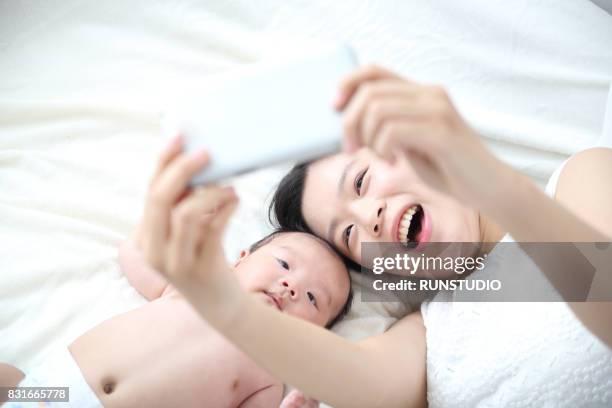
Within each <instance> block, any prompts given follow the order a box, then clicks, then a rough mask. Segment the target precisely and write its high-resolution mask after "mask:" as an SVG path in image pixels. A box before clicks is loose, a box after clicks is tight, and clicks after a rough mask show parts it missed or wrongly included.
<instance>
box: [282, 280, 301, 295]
mask: <svg viewBox="0 0 612 408" xmlns="http://www.w3.org/2000/svg"><path fill="white" fill-rule="evenodd" d="M281 284H282V285H283V288H284V289H285V292H286V293H287V294H288V295H289V297H290V298H291V299H293V300H296V299H297V291H296V290H295V288H294V287H293V285H291V284H289V282H288V281H286V280H284V281H282V282H281Z"/></svg>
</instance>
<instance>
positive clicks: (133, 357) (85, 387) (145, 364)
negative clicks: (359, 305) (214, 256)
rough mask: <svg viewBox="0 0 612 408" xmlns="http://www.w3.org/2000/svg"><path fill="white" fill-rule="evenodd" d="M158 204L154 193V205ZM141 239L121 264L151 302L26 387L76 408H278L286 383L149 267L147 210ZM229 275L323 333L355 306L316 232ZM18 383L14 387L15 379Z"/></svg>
mask: <svg viewBox="0 0 612 408" xmlns="http://www.w3.org/2000/svg"><path fill="white" fill-rule="evenodd" d="M192 195H193V196H194V197H195V199H192V200H191V201H192V202H196V201H197V202H202V203H204V204H205V202H206V197H205V196H202V197H197V193H192ZM192 198H193V197H192ZM153 199H155V195H154V194H149V198H148V199H147V200H153ZM176 213H177V214H180V213H181V211H180V209H177V211H176ZM192 213H193V211H192ZM202 216H204V217H205V216H206V214H203V215H202ZM138 231H139V232H138V233H137V234H136V238H135V240H134V243H132V241H128V242H127V243H125V244H124V245H122V247H121V248H120V254H119V258H120V264H121V267H122V269H123V271H124V273H125V274H126V276H127V278H128V280H129V282H130V283H131V284H132V285H133V286H134V287H135V288H136V289H137V290H138V291H139V292H140V293H141V294H142V295H143V296H145V297H146V298H147V299H148V300H150V302H149V303H147V304H146V305H144V306H142V307H139V308H137V309H135V310H132V311H129V312H127V313H124V314H121V315H119V316H116V317H113V318H111V319H109V320H107V321H105V322H103V323H101V324H99V325H98V326H96V327H94V328H93V329H91V330H89V331H88V332H86V333H85V334H83V335H81V336H80V337H79V338H77V339H76V340H75V341H74V342H73V343H72V344H71V345H70V346H69V347H68V349H65V350H63V351H62V352H61V353H59V354H58V355H54V356H53V357H52V358H51V359H50V360H49V361H47V362H45V363H44V364H42V365H41V366H40V367H39V368H37V369H35V370H34V371H32V372H31V373H29V374H28V375H27V376H26V377H25V378H24V379H23V380H22V381H21V382H20V383H19V386H20V387H26V386H69V387H70V405H69V406H75V407H77V406H78V407H79V408H86V407H98V406H100V405H103V406H104V407H107V408H109V407H140V406H147V407H153V406H154V407H214V408H218V407H278V405H279V403H280V402H281V399H282V396H283V384H282V383H281V382H279V381H278V380H276V379H275V378H273V377H272V376H271V375H269V374H268V373H267V372H266V371H264V370H263V369H261V368H259V367H258V366H257V365H256V364H255V363H254V362H253V361H252V360H251V359H250V358H249V357H247V356H246V355H245V354H244V353H242V352H241V351H240V350H238V349H237V348H236V347H234V346H233V345H232V344H231V343H230V342H229V341H227V340H226V339H225V338H224V337H222V336H221V335H220V334H219V333H218V332H216V331H215V330H214V329H213V328H212V327H211V326H210V325H209V324H208V323H206V322H205V321H204V320H203V319H202V318H201V317H200V316H199V315H198V314H197V313H196V312H195V311H194V309H193V308H192V306H191V305H190V304H189V303H187V302H186V301H185V300H184V299H183V298H182V296H181V295H180V294H179V292H178V291H177V290H176V289H174V287H173V286H171V285H169V284H168V283H167V282H166V281H165V280H164V279H163V278H161V276H160V275H158V274H157V272H156V271H155V270H153V269H152V268H151V267H149V266H148V264H146V263H145V262H144V260H143V259H142V255H141V251H140V249H141V248H142V247H144V248H146V245H147V243H146V239H142V234H149V233H150V231H147V225H146V209H145V220H143V223H141V225H140V227H139V229H138ZM139 234H141V235H140V238H139ZM217 238H218V237H217ZM215 265H217V264H215V263H214V262H211V263H207V264H206V265H205V266H204V267H210V268H215ZM219 269H223V268H219ZM230 269H232V270H233V272H234V273H235V275H236V278H237V281H238V282H239V285H240V287H241V288H242V290H244V291H245V292H249V293H251V294H252V296H255V297H256V298H258V299H260V300H261V301H262V302H265V303H267V304H268V305H270V306H271V307H273V308H276V309H278V310H279V311H280V312H282V313H287V314H289V315H292V316H295V317H297V318H300V319H304V320H307V321H309V322H311V323H314V324H316V325H319V326H326V327H330V326H331V325H333V323H334V322H335V321H336V320H337V319H338V318H339V317H341V316H342V315H343V314H345V313H346V311H347V310H348V307H349V305H350V298H351V296H350V295H351V292H350V281H349V275H348V270H347V268H346V267H345V265H344V264H343V262H342V261H341V259H340V258H339V257H338V256H337V254H336V253H335V252H334V251H333V250H332V249H331V248H330V247H329V246H328V245H327V244H326V243H325V242H324V241H322V240H320V239H319V238H316V237H315V236H313V235H310V234H306V233H300V232H275V233H272V234H270V235H268V236H267V237H265V238H263V239H262V240H260V241H258V242H256V243H255V244H253V245H252V246H251V248H250V249H249V250H245V251H242V253H241V254H240V257H239V259H238V260H237V261H236V262H235V263H234V265H233V267H230V265H228V268H227V269H226V270H220V271H219V272H220V273H228V272H226V271H229V270H230ZM287 341H291V339H287ZM11 376H12V378H13V380H14V381H13V382H12V383H11V381H9V380H7V379H8V378H10V377H11ZM20 377H21V378H22V377H23V374H21V372H20V371H19V370H17V369H16V368H14V367H12V366H8V365H0V386H6V385H14V384H17V383H18V382H19V380H20ZM3 378H4V383H2V380H3ZM10 404H11V403H9V404H8V406H9V407H13V406H20V405H19V404H18V403H13V404H15V405H10ZM26 406H27V405H26Z"/></svg>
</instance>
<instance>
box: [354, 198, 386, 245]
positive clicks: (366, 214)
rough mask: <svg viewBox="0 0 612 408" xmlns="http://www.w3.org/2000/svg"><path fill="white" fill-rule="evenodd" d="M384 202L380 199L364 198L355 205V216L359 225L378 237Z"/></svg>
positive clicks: (380, 229)
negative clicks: (359, 203)
mask: <svg viewBox="0 0 612 408" xmlns="http://www.w3.org/2000/svg"><path fill="white" fill-rule="evenodd" d="M385 209H386V204H385V202H384V201H382V200H369V201H367V200H365V199H364V201H363V202H362V203H361V205H358V206H356V208H355V212H356V214H355V216H356V218H357V220H359V223H360V224H361V227H362V228H364V229H365V230H366V231H367V232H368V233H369V234H370V235H372V236H374V237H379V236H380V235H381V234H382V227H383V219H384V213H385Z"/></svg>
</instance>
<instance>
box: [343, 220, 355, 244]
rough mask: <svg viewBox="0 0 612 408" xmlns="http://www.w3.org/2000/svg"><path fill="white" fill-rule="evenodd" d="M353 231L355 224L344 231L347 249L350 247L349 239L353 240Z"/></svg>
mask: <svg viewBox="0 0 612 408" xmlns="http://www.w3.org/2000/svg"><path fill="white" fill-rule="evenodd" d="M352 229H353V224H351V225H349V226H348V227H346V229H345V230H344V245H346V247H347V248H348V246H349V239H350V238H351V230H352Z"/></svg>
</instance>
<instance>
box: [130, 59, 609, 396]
mask: <svg viewBox="0 0 612 408" xmlns="http://www.w3.org/2000/svg"><path fill="white" fill-rule="evenodd" d="M341 90H342V91H341V95H340V97H339V100H338V101H337V105H336V106H337V107H338V108H339V109H343V110H344V117H345V124H346V126H345V132H346V136H347V140H346V142H347V143H346V144H347V146H346V148H347V151H348V152H346V153H343V154H341V155H338V156H334V157H332V158H328V159H325V160H321V161H319V162H316V163H314V164H312V165H311V167H310V168H307V167H303V168H302V170H303V171H302V170H299V171H301V173H299V174H298V177H297V179H298V181H300V180H301V182H298V183H294V185H295V186H297V187H299V186H300V185H303V188H296V189H290V190H289V192H290V193H291V194H292V197H291V199H288V200H287V199H284V198H283V197H282V196H279V194H281V192H280V191H279V193H278V194H277V200H276V208H277V209H278V212H277V214H278V215H279V216H278V218H279V221H280V222H281V223H283V224H285V226H289V227H294V228H302V229H309V230H312V231H313V232H314V233H316V234H317V235H319V236H321V237H324V238H326V239H329V241H330V242H331V243H333V245H335V246H336V248H337V249H338V250H339V251H341V252H342V253H343V254H344V255H345V256H347V257H349V258H350V259H352V260H354V261H356V262H360V260H361V258H360V252H359V243H360V242H361V241H364V242H365V241H398V240H399V241H401V240H402V239H404V238H403V237H402V236H398V234H397V228H394V227H393V224H394V223H395V221H393V222H390V221H388V220H389V219H393V220H396V219H397V218H398V217H403V213H402V212H405V211H406V208H410V207H412V206H413V205H414V204H418V205H419V206H420V207H421V209H418V210H419V211H422V213H423V215H422V216H418V217H422V218H421V231H412V233H411V234H407V235H410V239H411V240H414V239H416V240H424V241H425V240H429V241H435V240H439V241H445V240H446V241H476V242H482V243H483V245H482V246H481V248H480V250H481V251H486V250H487V246H490V245H487V244H486V243H487V242H495V241H499V239H500V238H501V237H502V236H503V235H504V232H506V231H508V232H510V233H511V234H512V236H513V237H514V238H516V239H517V240H519V241H567V240H572V241H590V242H593V241H609V238H608V237H609V236H612V222H610V220H611V219H612V217H610V213H609V211H610V210H609V209H610V208H612V205H611V204H612V202H611V200H612V192H611V191H610V188H611V187H610V186H609V185H608V184H607V183H605V182H604V181H603V180H602V176H601V173H603V174H606V175H607V176H606V177H609V175H612V160H611V159H610V158H611V157H612V153H610V151H609V150H603V149H602V150H593V151H590V152H588V153H584V154H583V155H581V156H577V157H576V158H575V159H572V160H571V161H569V162H568V164H567V166H566V170H565V171H564V173H565V174H566V175H565V176H563V175H562V177H561V180H560V182H559V190H558V192H557V198H558V199H565V200H566V201H565V203H566V204H565V205H566V206H567V208H566V207H563V206H561V205H559V204H557V203H555V202H554V201H552V200H551V199H550V198H548V197H547V196H546V195H544V194H543V193H542V192H540V191H539V190H538V189H537V188H536V187H535V186H533V185H532V184H531V183H530V182H529V181H528V180H527V179H526V178H524V177H522V176H520V175H518V174H517V173H516V172H514V171H513V170H512V169H510V168H509V167H508V166H505V165H504V164H502V163H501V162H499V161H498V160H497V159H495V158H494V157H493V156H492V155H490V154H489V153H488V152H487V151H486V149H485V148H484V147H483V146H482V144H481V143H480V141H479V139H478V137H477V136H476V135H475V134H474V133H473V131H471V130H470V129H469V127H468V126H467V125H465V123H464V122H463V121H462V119H461V118H460V117H459V115H458V114H457V113H456V111H455V110H454V108H453V106H452V104H451V103H450V101H449V99H448V97H447V96H446V94H445V93H444V91H443V90H441V89H439V88H429V87H423V86H420V85H418V84H414V83H411V82H409V81H406V80H403V79H401V78H399V77H397V76H396V75H394V74H392V73H390V72H388V71H386V70H382V69H380V68H377V67H368V68H364V69H360V70H358V71H356V72H355V73H354V74H352V75H351V76H349V77H348V78H347V79H346V81H345V82H344V83H343V85H342V87H341ZM424 135H427V136H426V137H425V136H424ZM361 145H365V146H368V147H370V148H371V150H365V149H363V150H359V151H357V152H355V150H356V149H357V148H358V147H359V146H361ZM177 157H178V159H176V158H177ZM161 163H162V165H161V166H160V170H159V171H158V176H157V179H154V181H153V183H152V185H151V189H150V194H151V197H152V199H150V200H148V204H147V205H148V206H149V208H147V209H146V211H145V214H148V215H145V220H147V221H145V222H146V223H148V225H149V226H148V229H149V230H150V231H151V233H149V234H147V235H148V236H149V242H145V243H144V244H143V248H142V249H143V251H144V254H145V256H146V257H147V259H149V261H150V262H151V263H152V264H153V266H154V267H156V268H157V269H159V270H160V271H162V272H163V273H164V274H165V275H166V276H167V277H168V278H169V279H170V280H171V281H172V282H173V283H174V284H175V286H176V287H177V288H178V289H179V290H181V291H182V292H183V294H184V295H185V297H186V298H187V299H189V300H190V301H191V302H192V303H193V304H194V306H195V307H196V309H197V310H198V311H199V313H200V314H201V315H202V316H203V317H204V318H206V319H207V320H208V321H209V322H210V323H211V324H212V325H214V326H215V327H216V328H217V329H218V330H220V331H221V332H223V333H224V335H225V336H226V337H227V338H228V339H230V340H231V341H233V342H234V343H236V345H238V346H239V347H240V348H241V349H243V350H244V351H245V352H247V353H248V354H249V355H250V356H251V357H252V358H253V359H254V360H255V361H256V362H257V363H259V364H260V365H261V366H263V367H265V368H266V369H268V370H269V371H270V372H271V373H272V374H273V375H275V376H277V377H278V378H280V379H282V380H284V381H285V382H287V383H289V384H291V385H293V386H295V387H297V388H299V389H301V390H302V391H303V392H304V393H305V394H307V395H310V396H312V397H315V398H317V399H320V400H322V401H324V402H326V403H328V404H330V405H333V406H336V407H345V406H346V407H358V406H364V407H376V406H381V407H392V406H398V407H399V406H402V407H406V406H424V405H426V404H427V398H426V388H427V387H426V371H425V353H426V350H425V340H424V337H425V326H424V323H423V318H422V317H421V315H420V313H413V314H411V315H409V316H407V317H405V318H403V319H402V320H400V321H399V322H398V323H397V324H396V325H394V326H393V327H392V328H391V329H390V330H389V331H387V332H385V333H383V334H381V335H379V336H375V337H372V338H369V339H365V340H363V341H360V342H357V343H353V342H350V341H347V340H344V339H342V338H340V337H338V336H336V335H334V334H333V333H329V332H326V331H324V330H320V329H319V328H317V327H313V326H312V325H308V324H305V323H303V322H300V321H298V320H297V319H292V318H291V317H288V316H284V315H281V314H279V313H276V312H275V311H274V310H272V309H271V308H267V307H265V306H264V305H261V303H260V302H257V301H256V300H255V299H251V298H249V297H248V296H244V295H242V294H241V292H240V291H239V289H238V288H237V284H236V282H233V281H232V280H231V274H228V273H224V271H225V269H226V268H227V261H226V259H225V257H224V256H223V253H222V249H221V246H220V245H219V244H213V243H214V242H219V241H220V240H219V239H218V238H219V237H218V236H219V234H221V233H222V231H223V228H224V225H225V223H226V222H227V219H228V217H229V215H230V214H231V210H232V207H233V205H234V204H235V198H233V197H230V196H228V195H227V194H223V193H222V192H221V191H220V190H219V189H216V188H209V189H208V197H209V200H210V201H211V204H210V208H213V209H215V216H214V217H210V216H207V217H203V221H202V222H201V223H195V224H197V225H195V224H194V223H192V224H194V225H192V224H185V223H181V220H180V218H178V217H172V210H173V208H174V206H175V205H176V202H177V201H178V199H179V198H180V197H181V196H182V195H183V193H184V190H185V188H186V186H187V182H188V180H189V178H190V177H191V175H193V174H195V172H197V171H198V170H199V169H200V168H201V167H202V165H203V163H201V162H200V163H195V162H190V161H189V160H188V159H186V158H184V157H182V156H181V155H180V152H179V151H172V152H169V153H166V156H165V157H164V158H163V159H162V161H161ZM595 169H596V170H597V172H599V173H600V174H595ZM294 175H295V173H294ZM290 177H292V176H290ZM575 179H578V180H581V183H576V182H575ZM585 179H586V180H590V185H587V184H588V183H584V180H585ZM420 180H423V181H420ZM508 186H512V187H513V189H512V190H510V189H509V188H508ZM320 194H325V197H326V201H325V203H323V204H325V205H324V206H323V205H321V202H320V201H319V203H318V207H317V202H316V200H315V198H316V197H317V196H318V197H321V195H320ZM576 196H577V197H582V198H584V197H587V199H584V200H572V197H576ZM328 200H329V201H328ZM523 200H528V201H523ZM525 202H529V209H528V210H525V209H524V207H523V206H521V205H517V203H525ZM459 203H462V204H459ZM575 213H579V214H581V215H583V214H584V215H583V219H581V218H580V217H578V216H576V215H574V214H575ZM283 214H285V216H283ZM291 216H295V217H294V218H291ZM387 217H389V218H387ZM418 217H417V218H418ZM187 218H188V217H187ZM601 220H605V222H602V221H601ZM585 221H586V222H585ZM417 222H418V221H417ZM591 225H597V228H595V227H593V226H591ZM169 231H170V233H169ZM172 231H179V232H177V233H176V234H174V233H172ZM181 236H184V237H187V238H183V239H181ZM177 259H187V260H189V262H186V263H185V262H180V263H178V264H177V262H176V260H177ZM198 265H206V268H202V267H198ZM214 271H217V272H214ZM549 278H550V279H551V281H552V282H553V284H554V283H555V279H556V278H557V277H556V276H554V275H553V276H550V277H549ZM572 308H573V310H574V311H575V313H576V315H577V316H578V317H579V318H580V319H581V320H582V321H583V322H584V323H585V325H586V326H587V327H588V328H589V329H590V330H592V331H593V332H594V333H596V334H597V335H598V336H599V337H600V338H601V339H602V340H603V341H604V342H605V343H606V344H607V345H608V347H609V346H610V344H612V335H610V330H609V329H610V326H609V325H610V323H609V321H610V319H609V316H610V313H609V306H608V305H607V304H603V305H598V304H586V303H585V304H578V305H575V306H572ZM427 330H428V333H427V335H428V338H429V336H430V333H429V332H430V326H429V325H428V326H427ZM469 334H470V333H467V335H469ZM463 335H464V336H465V335H466V334H465V333H464V334H463ZM581 339H582V338H581ZM585 341H586V342H588V347H589V349H593V350H596V353H595V354H594V355H593V356H590V357H589V358H590V360H589V364H591V363H592V365H593V367H595V368H594V369H598V368H597V367H596V366H595V365H596V364H598V363H599V362H602V361H603V362H604V363H605V362H608V361H610V353H609V349H608V348H606V346H604V345H602V344H601V343H598V342H597V341H596V340H594V339H590V338H589V339H587V340H585ZM593 342H595V343H593ZM457 343H458V344H459V345H461V343H460V341H457ZM489 346H491V345H489ZM493 346H494V345H493ZM489 348H492V349H495V347H489ZM295 350H300V352H299V353H296V352H295ZM574 351H575V350H574ZM497 352H498V353H499V354H503V353H504V352H505V351H502V350H497ZM428 353H429V351H428ZM525 353H527V354H528V351H525ZM579 357H580V356H579ZM428 358H429V355H428ZM596 359H598V360H596ZM562 360H563V359H562ZM572 361H574V360H572ZM442 363H444V361H442ZM608 366H610V365H608ZM590 367H591V366H589V369H590ZM428 368H429V366H428ZM605 369H606V370H609V369H607V368H605ZM498 371H500V372H503V371H504V370H503V367H501V368H500V370H498ZM583 371H584V370H583ZM476 374H478V373H476ZM512 374H513V373H510V375H512ZM586 374H588V375H591V374H592V372H591V371H589V372H587V373H586ZM595 374H596V375H600V376H601V370H600V371H599V372H597V373H595ZM427 375H428V376H427V379H428V380H429V381H430V383H431V380H434V381H437V380H436V378H433V379H432V378H431V376H429V374H427ZM603 376H604V378H607V379H609V378H610V377H612V373H610V372H609V371H605V372H604V373H603ZM605 376H608V377H605ZM448 378H449V377H448V376H447V377H444V379H448ZM585 378H586V377H585ZM589 378H590V377H589ZM596 378H597V380H598V381H599V378H600V377H596ZM482 379H483V378H480V380H482ZM451 380H452V381H453V382H454V383H458V384H460V385H462V386H465V387H464V388H465V389H470V388H469V387H467V385H470V382H469V380H467V379H463V378H459V379H457V378H452V377H451ZM485 380H486V378H485ZM587 380H588V379H587ZM581 381H583V382H581V383H580V385H581V386H582V385H583V384H586V383H584V381H585V380H584V379H583V378H581ZM480 383H481V382H473V383H472V388H473V387H477V386H478V384H480ZM526 384H527V385H525V383H523V388H522V389H521V388H519V389H514V392H513V393H511V396H512V397H515V398H524V396H525V395H526V393H524V391H527V389H528V388H529V383H526ZM448 385H449V387H450V388H453V389H454V390H456V389H457V387H456V386H453V384H448ZM427 386H431V384H427ZM587 386H588V384H587V385H585V387H587ZM567 389H568V391H567V392H574V391H575V389H571V388H569V387H568V388H567ZM539 390H540V389H538V390H536V391H537V392H539ZM554 391H558V390H556V389H555V390H554ZM532 392H533V390H532ZM595 392H597V391H595ZM540 394H542V395H544V396H545V398H546V396H549V395H551V394H550V392H549V393H541V392H540ZM596 395H599V394H596ZM604 397H605V398H608V399H610V396H609V395H608V396H604ZM567 400H568V401H569V400H570V399H567ZM466 401H467V403H469V402H473V401H469V399H468V398H463V399H461V398H456V399H453V398H452V397H451V398H450V399H446V400H444V401H441V402H440V404H446V405H450V404H451V403H454V404H455V405H457V406H462V405H464V406H465V402H466ZM499 401H501V402H502V403H505V405H509V404H511V403H513V404H515V405H528V404H529V402H530V401H529V400H522V402H523V403H522V404H521V403H520V401H519V402H518V403H517V400H508V399H505V400H503V399H502V400H498V402H499ZM606 401H607V400H606ZM429 402H430V404H432V405H436V403H437V402H438V400H436V401H435V402H434V403H432V400H431V399H430V401H429ZM531 402H533V401H531ZM536 402H537V401H536ZM489 404H491V401H489ZM498 405H499V404H498Z"/></svg>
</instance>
